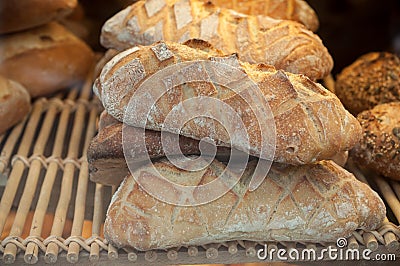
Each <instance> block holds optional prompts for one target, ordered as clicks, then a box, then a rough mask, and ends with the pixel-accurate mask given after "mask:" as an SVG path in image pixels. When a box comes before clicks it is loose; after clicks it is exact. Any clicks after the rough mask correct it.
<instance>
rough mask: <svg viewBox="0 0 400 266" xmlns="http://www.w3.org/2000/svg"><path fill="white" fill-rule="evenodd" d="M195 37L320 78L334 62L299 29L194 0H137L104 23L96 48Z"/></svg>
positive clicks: (308, 33)
mask: <svg viewBox="0 0 400 266" xmlns="http://www.w3.org/2000/svg"><path fill="white" fill-rule="evenodd" d="M192 38H198V39H202V40H205V41H208V42H210V43H211V44H213V45H214V46H215V47H216V48H218V49H220V50H222V51H223V52H224V53H238V54H239V57H240V59H241V60H243V61H247V62H250V63H264V64H269V65H273V66H275V67H276V68H278V69H283V70H285V71H289V72H292V73H301V74H305V75H307V76H308V77H310V78H311V79H313V80H315V79H320V78H323V77H325V76H326V75H328V74H329V72H330V71H331V69H332V67H333V60H332V58H331V56H330V54H329V53H328V50H327V49H326V47H325V46H324V45H323V43H322V41H321V40H320V38H319V37H318V36H317V35H315V34H314V33H312V32H311V31H309V30H307V29H306V28H305V27H304V26H303V25H302V24H300V23H297V22H294V21H290V20H275V19H272V18H270V17H264V16H247V15H244V14H240V13H236V12H234V11H233V10H229V9H222V8H217V7H215V6H214V5H213V4H212V3H211V2H206V3H204V2H202V1H198V0H179V1H178V0H149V1H139V2H137V3H135V4H133V5H131V6H129V7H127V8H126V9H124V10H122V11H121V12H119V13H118V14H116V15H115V16H114V17H112V18H111V19H109V20H108V21H107V22H106V23H105V24H104V26H103V29H102V33H101V43H102V45H103V46H105V47H107V48H113V49H117V50H124V49H127V48H130V47H132V46H135V45H149V44H152V43H154V42H156V41H161V40H165V41H172V42H184V41H186V40H188V39H192Z"/></svg>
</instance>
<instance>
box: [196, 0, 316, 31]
mask: <svg viewBox="0 0 400 266" xmlns="http://www.w3.org/2000/svg"><path fill="white" fill-rule="evenodd" d="M200 1H201V0H200ZM206 1H209V0H203V2H206ZM211 2H212V3H213V4H215V5H216V6H220V7H222V8H228V9H233V10H235V11H237V12H239V13H244V14H247V15H263V16H268V17H271V18H274V19H286V20H287V19H288V20H294V21H297V22H299V23H301V24H303V25H304V26H306V27H307V28H308V29H310V30H311V31H313V32H315V31H317V30H318V27H319V21H318V17H317V14H316V13H315V11H314V10H313V9H312V8H311V7H310V6H309V5H308V4H307V2H306V1H303V0H269V1H265V0H212V1H211Z"/></svg>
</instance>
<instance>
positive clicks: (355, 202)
mask: <svg viewBox="0 0 400 266" xmlns="http://www.w3.org/2000/svg"><path fill="white" fill-rule="evenodd" d="M255 164H256V161H252V162H250V163H249V165H248V167H247V169H246V171H245V172H244V174H243V176H242V178H241V179H240V181H239V182H238V183H237V184H236V185H235V186H234V187H233V189H231V190H230V191H229V192H227V193H226V194H224V195H223V196H222V197H220V198H219V199H217V200H215V201H212V202H209V203H206V204H204V205H199V206H194V207H193V206H190V207H183V206H174V205H171V204H167V203H164V202H162V201H160V200H158V199H156V198H154V197H152V196H150V195H149V194H147V193H146V192H145V191H143V190H142V188H141V186H139V185H138V184H137V183H136V181H135V180H139V181H140V182H146V181H147V182H152V184H154V185H155V186H159V187H162V188H164V190H165V193H172V194H171V195H173V196H175V197H177V200H179V197H180V196H179V194H175V193H174V192H175V191H176V190H174V189H173V188H172V187H171V186H170V185H168V184H166V183H165V182H163V181H161V180H160V179H156V178H154V176H153V175H152V173H151V166H145V167H142V168H139V169H137V171H135V172H134V173H133V175H135V178H133V177H132V176H131V175H128V176H127V177H126V178H125V179H124V181H123V182H122V184H121V185H120V187H119V188H118V190H117V192H116V193H115V194H114V196H113V198H112V200H111V203H110V206H109V208H108V211H107V216H106V220H105V224H104V235H105V237H106V239H107V240H108V241H110V243H112V244H114V245H115V246H117V247H133V248H135V249H138V250H150V249H166V248H172V247H181V246H191V245H193V246H201V245H205V244H210V243H220V242H226V241H233V240H250V241H299V242H313V243H321V242H331V241H336V240H337V239H338V238H339V237H348V236H350V235H351V233H352V232H354V231H355V230H356V229H364V230H375V229H377V228H378V227H379V226H380V225H381V223H382V222H383V220H384V219H385V213H386V211H385V205H384V203H383V202H382V200H381V199H380V198H379V196H378V195H377V194H376V193H375V192H374V191H373V190H372V189H371V188H370V187H369V186H368V185H366V184H364V183H362V182H360V181H358V180H357V179H356V178H355V177H354V176H353V175H352V174H350V173H349V172H347V171H346V170H344V169H343V168H341V167H339V166H337V165H336V164H334V163H333V162H330V161H322V162H318V163H315V164H311V165H304V166H300V167H293V166H292V167H290V166H286V167H285V166H279V165H273V167H272V168H271V170H270V172H269V173H268V175H267V177H266V179H265V180H264V181H263V183H262V184H261V185H260V187H259V188H258V189H257V190H255V191H253V192H249V191H248V182H249V180H250V178H251V176H252V171H254V167H255ZM154 166H155V168H156V170H157V171H160V173H161V174H162V175H163V176H164V177H165V178H167V179H170V180H179V181H178V182H179V184H181V185H202V184H207V183H209V182H211V181H212V180H215V179H216V178H217V177H218V174H219V173H221V172H222V171H223V169H224V168H225V165H223V164H222V163H220V162H218V161H216V160H215V161H214V162H213V163H212V164H211V165H210V166H209V167H207V168H206V169H204V170H202V171H198V172H186V171H184V170H180V169H177V168H176V167H174V166H173V165H171V163H169V162H168V161H166V160H160V161H158V162H156V163H154ZM194 193H196V190H194ZM182 195H183V194H182ZM194 196H195V195H194Z"/></svg>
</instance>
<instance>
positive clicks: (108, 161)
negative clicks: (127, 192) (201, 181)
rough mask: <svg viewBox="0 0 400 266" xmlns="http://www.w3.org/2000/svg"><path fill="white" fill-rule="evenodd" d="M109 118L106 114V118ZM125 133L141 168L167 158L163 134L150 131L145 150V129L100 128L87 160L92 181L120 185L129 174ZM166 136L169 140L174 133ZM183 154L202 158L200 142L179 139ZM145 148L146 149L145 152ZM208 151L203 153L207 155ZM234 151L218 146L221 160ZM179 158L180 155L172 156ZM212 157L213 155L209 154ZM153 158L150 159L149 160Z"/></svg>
mask: <svg viewBox="0 0 400 266" xmlns="http://www.w3.org/2000/svg"><path fill="white" fill-rule="evenodd" d="M104 116H105V115H104ZM123 133H124V134H125V136H126V137H125V138H124V141H126V142H129V146H126V149H129V150H128V151H126V152H130V153H134V154H135V158H134V162H132V163H135V164H137V165H140V164H142V163H146V162H147V161H148V158H150V159H156V158H161V157H164V156H165V149H166V148H168V147H166V146H163V145H162V142H161V132H160V131H153V130H146V131H145V147H143V146H142V145H141V143H140V141H143V140H142V136H143V133H142V130H141V129H138V128H135V127H130V126H124V125H123V124H122V123H120V122H119V123H115V124H110V125H108V126H106V127H104V128H102V129H100V131H99V133H98V134H97V136H95V137H94V138H93V139H92V141H91V142H90V145H89V148H88V151H87V158H88V162H89V172H90V180H92V181H93V182H96V183H101V184H104V185H118V184H120V183H121V181H122V180H123V178H124V177H125V176H126V174H127V173H128V172H129V169H128V166H127V163H126V160H125V157H124V150H123V138H122V134H123ZM164 134H166V139H168V137H170V135H171V133H164ZM164 145H167V146H168V145H169V146H171V145H172V143H170V142H168V141H167V142H165V143H164ZM179 146H180V151H181V152H182V154H183V155H200V154H201V152H200V149H199V141H198V140H195V139H191V138H187V137H183V136H181V137H179ZM143 148H145V150H144V149H143ZM204 151H205V150H203V152H204ZM229 154H230V149H229V148H226V147H218V148H217V153H216V156H217V158H218V159H220V160H223V161H225V160H228V158H229ZM170 155H172V156H173V155H176V154H170ZM203 155H204V156H207V155H209V156H212V155H213V154H205V153H203ZM147 156H149V157H147Z"/></svg>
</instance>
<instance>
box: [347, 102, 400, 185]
mask: <svg viewBox="0 0 400 266" xmlns="http://www.w3.org/2000/svg"><path fill="white" fill-rule="evenodd" d="M399 114H400V102H393V103H387V104H380V105H377V106H376V107H375V108H373V109H372V110H369V111H364V112H362V113H360V114H359V115H358V116H357V119H358V120H359V121H360V123H361V126H362V128H363V139H362V141H361V143H360V144H359V145H357V146H356V147H354V149H353V150H352V151H351V156H352V157H353V158H354V160H355V161H356V162H357V163H359V164H360V165H361V166H363V167H367V168H370V169H372V170H374V171H376V172H377V173H379V174H382V175H385V176H387V177H390V178H393V179H396V180H400V116H399Z"/></svg>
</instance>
